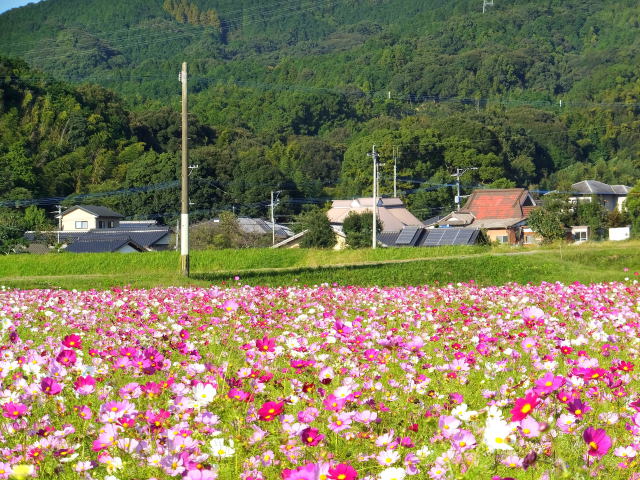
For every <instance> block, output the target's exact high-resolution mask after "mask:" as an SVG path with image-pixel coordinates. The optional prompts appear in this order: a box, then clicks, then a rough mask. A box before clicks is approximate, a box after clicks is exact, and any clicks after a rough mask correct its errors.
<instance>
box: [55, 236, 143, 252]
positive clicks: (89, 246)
mask: <svg viewBox="0 0 640 480" xmlns="http://www.w3.org/2000/svg"><path fill="white" fill-rule="evenodd" d="M126 245H129V246H130V247H131V248H133V249H135V250H138V251H140V252H141V251H143V250H144V248H143V247H141V246H140V245H138V244H137V243H135V242H134V241H133V240H131V239H130V238H129V237H125V236H112V237H110V238H101V239H86V238H82V239H80V240H76V241H75V242H73V243H72V244H71V245H69V246H68V247H67V248H66V251H67V252H71V253H109V252H115V251H117V250H119V249H120V248H122V247H124V246H126Z"/></svg>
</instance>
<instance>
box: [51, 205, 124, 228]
mask: <svg viewBox="0 0 640 480" xmlns="http://www.w3.org/2000/svg"><path fill="white" fill-rule="evenodd" d="M122 218H124V217H123V216H122V215H120V214H119V213H116V212H114V211H113V210H111V209H110V208H107V207H100V206H97V205H76V206H74V207H71V208H68V209H67V210H65V211H64V212H63V213H62V216H61V219H60V226H61V228H60V229H61V230H63V231H67V232H71V231H77V232H87V231H89V230H93V229H106V228H117V227H118V224H119V223H120V220H121V219H122Z"/></svg>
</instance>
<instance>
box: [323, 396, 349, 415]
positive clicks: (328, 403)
mask: <svg viewBox="0 0 640 480" xmlns="http://www.w3.org/2000/svg"><path fill="white" fill-rule="evenodd" d="M345 403H347V400H346V398H339V397H336V396H335V395H334V394H333V393H332V394H330V395H328V396H327V397H326V398H325V399H324V400H323V401H322V405H323V406H324V408H325V410H330V411H333V412H339V411H340V410H342V408H343V407H344V405H345Z"/></svg>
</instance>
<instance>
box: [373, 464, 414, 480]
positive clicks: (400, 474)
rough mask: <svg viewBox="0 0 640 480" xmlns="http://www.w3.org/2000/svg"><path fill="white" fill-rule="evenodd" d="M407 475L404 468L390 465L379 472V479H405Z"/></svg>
mask: <svg viewBox="0 0 640 480" xmlns="http://www.w3.org/2000/svg"><path fill="white" fill-rule="evenodd" d="M406 476H407V472H405V470H404V468H400V467H390V468H387V469H385V470H383V471H381V472H380V473H379V474H378V480H403V479H404V478H405V477H406Z"/></svg>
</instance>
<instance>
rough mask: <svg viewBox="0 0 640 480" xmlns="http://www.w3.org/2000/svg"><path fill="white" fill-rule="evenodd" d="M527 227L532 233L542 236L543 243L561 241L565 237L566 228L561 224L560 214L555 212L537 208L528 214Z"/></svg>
mask: <svg viewBox="0 0 640 480" xmlns="http://www.w3.org/2000/svg"><path fill="white" fill-rule="evenodd" d="M527 225H529V227H530V228H531V229H532V230H533V231H534V232H536V233H538V234H540V235H541V236H542V239H543V243H549V242H553V241H554V240H561V239H563V238H564V237H565V235H566V228H565V226H564V223H562V220H561V213H560V212H559V211H557V210H550V209H548V208H544V207H538V208H536V209H534V210H532V211H531V213H530V214H529V218H528V219H527Z"/></svg>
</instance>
